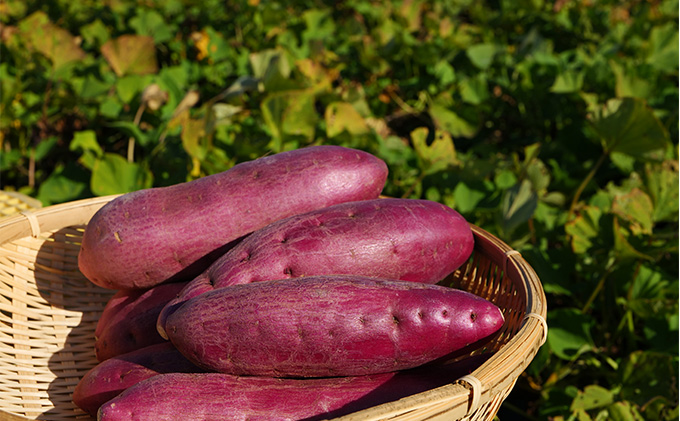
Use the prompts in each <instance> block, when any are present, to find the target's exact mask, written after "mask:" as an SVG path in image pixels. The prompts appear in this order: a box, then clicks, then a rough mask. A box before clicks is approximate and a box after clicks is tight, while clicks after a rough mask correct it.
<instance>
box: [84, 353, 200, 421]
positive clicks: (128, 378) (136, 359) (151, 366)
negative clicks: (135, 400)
mask: <svg viewBox="0 0 680 421" xmlns="http://www.w3.org/2000/svg"><path fill="white" fill-rule="evenodd" d="M201 372H203V370H202V369H200V368H199V367H197V366H196V365H194V364H193V363H191V362H189V360H187V359H186V358H185V357H184V356H183V355H182V354H181V353H180V352H179V351H177V349H176V348H175V347H174V346H172V344H171V343H169V342H163V343H159V344H155V345H149V346H147V347H144V348H141V349H138V350H135V351H132V352H128V353H126V354H122V355H118V356H116V357H113V358H110V359H108V360H106V361H104V362H100V363H99V364H97V365H96V366H95V367H94V368H92V369H91V370H90V371H88V372H87V373H86V374H85V375H84V376H83V377H82V378H81V379H80V381H79V382H78V384H77V385H76V388H75V390H74V391H73V403H75V404H76V405H77V406H78V407H79V408H81V409H82V410H84V411H85V412H87V413H89V414H91V415H95V414H96V413H97V410H98V409H99V407H100V406H101V405H102V404H103V403H105V402H106V401H108V400H110V399H112V398H114V397H115V396H117V395H118V394H120V393H121V392H122V391H124V390H125V389H127V388H128V387H130V386H132V385H134V384H137V383H139V382H140V381H142V380H144V379H148V378H149V377H152V376H156V375H158V374H161V373H201Z"/></svg>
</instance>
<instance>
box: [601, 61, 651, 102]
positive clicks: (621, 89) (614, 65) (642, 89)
mask: <svg viewBox="0 0 680 421" xmlns="http://www.w3.org/2000/svg"><path fill="white" fill-rule="evenodd" d="M609 66H610V67H611V69H612V71H613V72H614V76H616V97H617V98H625V97H636V98H650V97H653V95H652V94H653V88H654V87H653V85H652V84H651V83H650V82H649V81H648V80H647V79H644V78H639V77H637V76H635V75H634V74H632V73H631V72H630V70H628V69H625V68H624V66H623V65H622V64H619V63H618V62H616V61H614V60H610V61H609Z"/></svg>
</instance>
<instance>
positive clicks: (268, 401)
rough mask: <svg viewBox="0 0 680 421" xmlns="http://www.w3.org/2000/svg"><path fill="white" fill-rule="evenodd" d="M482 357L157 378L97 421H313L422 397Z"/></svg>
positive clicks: (135, 389) (124, 395) (120, 399)
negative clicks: (310, 372)
mask: <svg viewBox="0 0 680 421" xmlns="http://www.w3.org/2000/svg"><path fill="white" fill-rule="evenodd" d="M487 358H488V355H479V356H474V357H470V358H468V359H466V360H462V361H460V362H457V363H454V364H450V365H447V366H437V367H422V368H418V369H414V370H408V371H402V372H392V373H383V374H375V375H367V376H359V377H334V378H323V379H277V378H267V377H237V376H232V375H230V374H221V373H204V374H161V375H158V376H156V377H154V378H153V379H149V380H145V381H143V382H140V383H139V384H137V385H135V386H133V387H131V388H129V389H128V390H126V391H125V392H123V393H121V394H120V395H119V396H118V397H116V398H115V399H112V400H111V401H109V402H107V403H106V404H104V405H103V406H102V407H101V410H100V411H99V414H98V415H99V418H98V419H99V420H100V421H145V420H157V421H164V420H175V419H183V420H202V421H212V420H220V421H221V420H234V421H238V420H248V421H258V420H262V421H283V420H302V419H304V420H305V421H315V420H322V419H330V418H335V417H339V416H342V415H347V414H350V413H353V412H356V411H359V410H362V409H366V408H370V407H373V406H376V405H380V404H383V403H386V402H392V401H395V400H397V399H401V398H403V397H406V396H410V395H413V394H416V393H420V392H424V391H426V390H430V389H433V388H436V387H439V386H443V385H445V384H448V383H452V382H455V381H456V379H458V378H460V377H461V376H464V375H466V374H469V373H471V372H472V371H474V370H475V369H476V368H477V367H479V366H480V365H481V364H482V363H483V362H484V361H486V359H487Z"/></svg>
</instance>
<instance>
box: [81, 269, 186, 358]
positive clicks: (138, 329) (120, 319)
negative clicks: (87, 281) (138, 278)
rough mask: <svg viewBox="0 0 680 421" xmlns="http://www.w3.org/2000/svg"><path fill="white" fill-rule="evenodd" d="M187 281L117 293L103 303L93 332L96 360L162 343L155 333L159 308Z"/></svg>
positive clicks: (163, 340)
mask: <svg viewBox="0 0 680 421" xmlns="http://www.w3.org/2000/svg"><path fill="white" fill-rule="evenodd" d="M186 284H187V282H172V283H166V284H160V285H156V286H155V287H152V288H150V289H148V290H138V289H135V290H120V291H118V292H117V293H116V294H115V295H114V296H113V297H111V299H110V300H109V301H108V303H107V304H106V307H104V311H103V312H102V315H101V317H100V318H99V321H98V322H97V327H96V329H95V333H94V336H95V342H94V351H95V355H96V356H97V360H98V361H104V360H106V359H109V358H111V357H114V356H116V355H121V354H125V353H127V352H130V351H134V350H136V349H140V348H144V347H146V346H148V345H153V344H157V343H161V342H165V339H163V337H161V335H160V334H159V333H158V331H157V330H156V321H157V319H158V315H159V314H160V312H161V309H163V307H164V306H165V305H166V304H167V303H168V302H169V301H170V300H171V299H173V298H175V297H176V296H177V294H178V293H179V292H180V291H181V290H182V288H183V287H184V286H186Z"/></svg>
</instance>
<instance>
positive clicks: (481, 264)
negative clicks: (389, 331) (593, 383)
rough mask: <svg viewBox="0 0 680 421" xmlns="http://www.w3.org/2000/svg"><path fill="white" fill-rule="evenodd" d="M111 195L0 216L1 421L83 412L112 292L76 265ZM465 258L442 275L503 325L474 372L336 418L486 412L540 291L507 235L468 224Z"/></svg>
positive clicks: (540, 316)
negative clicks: (88, 230)
mask: <svg viewBox="0 0 680 421" xmlns="http://www.w3.org/2000/svg"><path fill="white" fill-rule="evenodd" d="M112 198H113V196H110V197H104V198H96V199H87V200H81V201H77V202H71V203H68V204H63V205H56V206H50V207H47V208H43V209H39V210H35V211H33V212H24V213H23V214H22V215H17V216H12V217H6V218H3V219H2V220H0V421H5V420H23V419H45V420H74V419H86V420H87V419H90V417H89V416H88V415H87V414H85V413H84V412H83V411H81V410H80V409H79V408H77V407H76V406H75V405H74V404H73V402H72V401H71V394H72V393H73V389H74V388H75V386H76V384H77V383H78V381H79V380H80V378H81V377H82V376H83V375H84V374H85V373H86V372H87V371H88V370H89V369H91V368H92V367H94V366H95V365H96V364H97V360H96V358H95V354H94V336H93V334H94V330H95V327H96V324H97V320H98V318H99V315H100V314H101V312H102V310H103V309H104V306H105V305H106V303H107V301H108V300H109V298H110V297H111V296H112V295H113V294H114V293H115V291H113V290H107V289H104V288H101V287H98V286H96V285H94V284H92V283H91V282H89V281H88V280H87V279H86V278H85V277H84V276H83V275H82V274H81V273H80V272H79V271H78V265H77V258H78V250H79V247H80V239H81V237H82V233H83V229H84V227H85V224H87V222H88V221H89V219H90V218H91V216H92V215H93V214H94V213H95V212H96V211H97V210H98V209H99V208H100V207H101V206H103V205H104V204H105V203H107V202H108V201H109V200H111V199H112ZM473 231H474V234H475V244H476V245H475V251H474V253H473V256H472V258H471V259H470V260H469V261H468V262H467V263H466V264H465V265H464V266H463V267H461V268H460V269H459V270H458V271H456V272H455V273H454V274H452V275H451V276H450V277H449V278H448V279H447V280H445V281H444V283H448V285H451V286H453V287H457V288H461V289H464V290H467V291H470V292H473V293H475V294H477V295H479V296H481V297H484V298H487V299H489V300H491V301H492V302H494V303H495V304H496V305H498V306H499V307H500V308H501V309H502V310H503V313H504V316H505V325H504V326H503V328H502V330H501V331H500V332H499V333H498V334H497V336H496V337H495V338H494V340H493V341H492V342H491V343H489V344H488V345H487V347H486V348H484V349H480V350H476V351H474V352H494V355H493V356H492V357H491V358H490V359H489V360H487V361H486V362H485V363H484V364H483V365H482V366H481V367H480V368H478V369H477V370H475V371H474V372H473V373H472V374H471V376H466V377H465V378H462V379H451V383H450V384H447V385H445V386H443V387H440V388H437V389H433V390H429V391H427V392H424V393H420V394H417V395H413V396H409V397H406V398H404V399H401V400H399V401H396V402H390V403H386V404H383V405H379V406H376V407H373V408H369V409H366V410H364V411H360V412H357V413H355V414H351V415H347V416H344V417H341V418H339V419H338V420H343V421H350V420H357V421H358V420H361V421H366V420H402V421H407V420H425V419H428V420H491V419H493V417H494V415H495V414H496V413H497V412H498V410H499V408H500V405H501V404H502V402H503V400H504V399H505V398H506V397H507V395H508V394H509V393H510V392H511V390H512V388H513V386H514V384H515V382H516V381H517V378H518V377H519V376H520V375H521V373H522V372H523V371H524V370H525V369H526V367H527V365H528V364H529V363H530V362H531V360H532V359H533V357H534V356H535V354H536V352H537V351H538V349H539V347H540V346H541V345H542V343H543V342H544V340H545V336H546V334H547V331H546V329H547V326H546V325H545V319H544V318H545V313H546V307H545V295H544V293H543V289H542V288H541V285H540V281H539V280H538V278H537V276H536V274H535V272H534V271H533V269H531V267H530V266H529V265H528V264H527V263H526V262H525V261H524V259H523V258H522V257H521V256H520V255H519V253H517V252H516V251H514V250H512V249H511V248H510V247H508V246H507V245H506V244H504V243H503V242H501V241H500V240H498V239H497V238H495V237H494V236H492V235H490V234H488V233H486V232H485V231H483V230H481V229H479V228H477V227H473Z"/></svg>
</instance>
